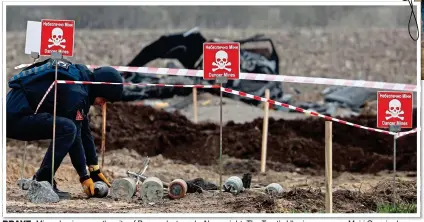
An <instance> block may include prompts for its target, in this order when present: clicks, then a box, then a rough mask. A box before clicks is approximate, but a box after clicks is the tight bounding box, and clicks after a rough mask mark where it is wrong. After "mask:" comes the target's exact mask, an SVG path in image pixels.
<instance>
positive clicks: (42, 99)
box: [34, 82, 54, 115]
mask: <svg viewBox="0 0 424 222" xmlns="http://www.w3.org/2000/svg"><path fill="white" fill-rule="evenodd" d="M53 86H54V82H53V83H52V84H51V85H50V87H49V88H48V89H47V91H46V93H45V94H44V96H43V98H41V101H40V103H38V105H37V109H36V110H35V113H34V115H35V114H37V112H38V109H39V108H40V106H41V104H43V102H44V100H45V99H46V97H47V95H48V94H49V92H50V91H51V90H52V89H53Z"/></svg>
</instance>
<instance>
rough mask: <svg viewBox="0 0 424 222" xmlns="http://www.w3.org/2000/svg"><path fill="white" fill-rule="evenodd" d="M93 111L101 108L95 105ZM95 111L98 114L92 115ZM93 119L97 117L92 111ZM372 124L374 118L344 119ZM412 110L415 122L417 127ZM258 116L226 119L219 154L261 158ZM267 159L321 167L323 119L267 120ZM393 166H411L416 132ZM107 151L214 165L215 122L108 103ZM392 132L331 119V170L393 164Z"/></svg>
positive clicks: (375, 168) (97, 136)
mask: <svg viewBox="0 0 424 222" xmlns="http://www.w3.org/2000/svg"><path fill="white" fill-rule="evenodd" d="M94 113H95V114H94V118H96V116H95V115H99V114H100V113H101V112H100V111H99V110H96V111H95V112H94ZM96 113H97V114H96ZM97 118H98V116H97ZM347 121H351V122H354V123H357V124H360V125H364V126H370V127H375V126H376V120H375V117H356V118H351V119H347ZM416 121H417V117H416V110H414V127H416ZM99 126H100V124H93V125H92V127H93V134H94V138H95V140H96V141H95V142H96V144H100V140H101V136H100V135H101V133H100V127H99ZM261 131H262V119H255V120H254V121H252V122H249V123H244V124H235V123H234V122H228V123H227V124H226V125H225V127H224V129H223V135H224V136H223V153H224V154H225V155H228V156H230V157H235V158H240V159H260V153H261V152H260V150H261V135H262V132H261ZM268 132H269V134H268V160H270V161H273V162H279V163H282V164H294V165H295V166H297V167H302V168H313V169H323V168H324V165H325V164H324V163H325V160H324V121H323V120H322V119H318V118H310V119H306V120H274V119H270V120H269V129H268ZM397 144H398V149H397V150H398V153H397V169H398V170H404V171H413V170H416V165H417V164H416V161H417V155H416V150H417V138H416V134H412V135H408V136H405V137H403V138H400V139H399V140H398V142H397ZM106 147H107V149H108V150H114V149H121V148H128V149H131V150H132V149H133V150H136V151H137V152H139V153H140V154H142V155H149V156H155V155H158V154H162V155H163V156H164V157H167V158H171V159H177V160H182V161H184V162H187V163H191V164H201V165H210V164H215V163H216V160H217V159H218V153H219V126H218V125H216V124H212V123H205V124H193V123H192V122H190V121H189V120H187V118H186V117H184V116H182V115H179V114H178V113H167V112H164V111H157V110H155V109H153V108H150V107H142V106H135V105H129V104H124V103H118V104H113V105H110V106H109V107H108V114H107V142H106ZM392 153H393V136H390V135H385V134H381V133H376V132H370V131H366V130H361V129H356V128H354V127H351V126H347V125H343V124H339V123H334V124H333V169H334V170H336V171H350V172H364V173H365V172H367V173H374V172H378V171H381V170H386V169H392Z"/></svg>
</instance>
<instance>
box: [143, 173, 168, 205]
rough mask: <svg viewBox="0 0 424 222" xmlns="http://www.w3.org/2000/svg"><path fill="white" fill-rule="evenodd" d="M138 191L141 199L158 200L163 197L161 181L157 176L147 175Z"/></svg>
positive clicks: (147, 200)
mask: <svg viewBox="0 0 424 222" xmlns="http://www.w3.org/2000/svg"><path fill="white" fill-rule="evenodd" d="M140 193H141V195H140V196H141V199H142V200H143V201H146V202H156V201H159V200H161V199H162V198H163V183H162V181H161V180H160V179H159V178H157V177H148V178H147V179H146V180H144V182H143V184H142V185H141V189H140Z"/></svg>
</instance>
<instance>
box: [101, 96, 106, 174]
mask: <svg viewBox="0 0 424 222" xmlns="http://www.w3.org/2000/svg"><path fill="white" fill-rule="evenodd" d="M102 117H103V121H102V147H101V149H102V168H103V166H104V163H105V150H106V103H104V104H103V106H102Z"/></svg>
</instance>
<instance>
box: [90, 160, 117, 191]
mask: <svg viewBox="0 0 424 222" xmlns="http://www.w3.org/2000/svg"><path fill="white" fill-rule="evenodd" d="M88 170H89V171H90V178H91V179H92V180H93V181H94V182H97V181H102V182H104V183H105V184H106V185H107V186H108V187H111V186H112V185H111V184H110V183H109V180H107V179H106V177H105V175H103V173H102V172H100V167H99V165H94V166H89V167H88Z"/></svg>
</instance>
